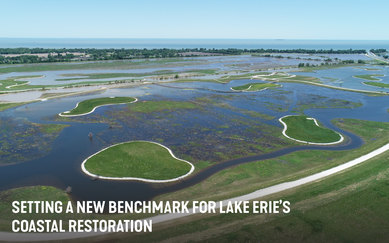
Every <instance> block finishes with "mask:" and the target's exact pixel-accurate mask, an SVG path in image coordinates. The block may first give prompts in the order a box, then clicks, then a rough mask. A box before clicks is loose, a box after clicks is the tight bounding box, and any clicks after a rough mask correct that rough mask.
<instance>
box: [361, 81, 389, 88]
mask: <svg viewBox="0 0 389 243" xmlns="http://www.w3.org/2000/svg"><path fill="white" fill-rule="evenodd" d="M363 83H364V84H366V85H371V86H375V87H380V88H389V84H385V83H380V82H363Z"/></svg>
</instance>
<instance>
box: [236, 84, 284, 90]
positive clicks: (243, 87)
mask: <svg viewBox="0 0 389 243" xmlns="http://www.w3.org/2000/svg"><path fill="white" fill-rule="evenodd" d="M279 86H280V85H279V84H273V83H249V84H245V85H241V86H235V87H232V89H233V90H236V91H260V90H263V89H266V88H274V87H279Z"/></svg>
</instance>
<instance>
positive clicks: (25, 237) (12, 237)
mask: <svg viewBox="0 0 389 243" xmlns="http://www.w3.org/2000/svg"><path fill="white" fill-rule="evenodd" d="M388 150H389V143H387V144H385V145H384V146H382V147H380V148H378V149H375V150H373V151H372V152H370V153H368V154H365V155H362V156H360V157H358V158H356V159H353V160H350V161H348V162H346V163H344V164H341V165H338V166H335V167H333V168H331V169H328V170H324V171H322V172H318V173H316V174H313V175H310V176H306V177H303V178H301V179H297V180H294V181H289V182H284V183H280V184H277V185H274V186H270V187H266V188H263V189H259V190H257V191H254V192H252V193H249V194H246V195H242V196H239V197H234V198H230V199H226V200H223V201H220V202H218V203H217V204H216V205H218V206H217V207H219V206H220V205H223V206H225V205H227V203H228V202H230V201H232V202H234V201H246V200H254V199H257V198H261V197H264V196H268V195H271V194H274V193H278V192H282V191H285V190H288V189H292V188H295V187H298V186H301V185H305V184H308V183H311V182H314V181H317V180H320V179H323V178H325V177H327V176H330V175H333V174H336V173H339V172H341V171H344V170H346V169H348V168H351V167H353V166H356V165H358V164H361V163H363V162H365V161H367V160H369V159H371V158H374V157H375V156H378V155H380V154H382V153H384V152H386V151H388ZM197 213H198V211H194V210H193V209H191V210H189V213H180V214H162V215H157V216H153V217H150V218H147V219H146V220H152V221H153V224H156V223H162V222H167V221H170V220H174V219H179V218H184V217H186V216H190V215H194V214H197ZM106 234H109V233H104V232H90V233H11V232H0V241H13V242H15V241H19V242H20V241H28V242H31V241H52V240H57V241H58V240H66V239H78V238H86V237H93V236H100V235H106Z"/></svg>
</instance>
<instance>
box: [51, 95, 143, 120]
mask: <svg viewBox="0 0 389 243" xmlns="http://www.w3.org/2000/svg"><path fill="white" fill-rule="evenodd" d="M111 98H114V97H111ZM134 99H135V100H134V101H131V102H125V103H113V104H104V105H98V106H95V107H94V108H93V109H92V110H91V111H90V112H87V113H82V114H75V115H66V113H69V112H70V111H64V112H61V113H58V115H59V116H61V117H76V116H85V115H88V114H91V113H93V112H94V111H95V110H96V109H97V108H99V107H102V106H109V105H124V104H131V103H135V102H137V101H138V98H134ZM80 102H82V101H80ZM80 102H78V103H77V104H76V107H74V108H73V109H72V110H74V109H76V108H77V107H78V104H80ZM62 113H65V114H62Z"/></svg>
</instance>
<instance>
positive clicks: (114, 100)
mask: <svg viewBox="0 0 389 243" xmlns="http://www.w3.org/2000/svg"><path fill="white" fill-rule="evenodd" d="M136 100H137V99H136V98H132V97H104V98H96V99H90V100H84V101H81V102H80V103H78V104H77V105H76V107H75V108H74V109H73V110H71V111H65V112H62V113H60V116H82V115H86V114H89V113H92V112H93V111H94V110H95V109H96V108H97V107H100V106H104V105H116V104H125V103H131V102H135V101H136Z"/></svg>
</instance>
